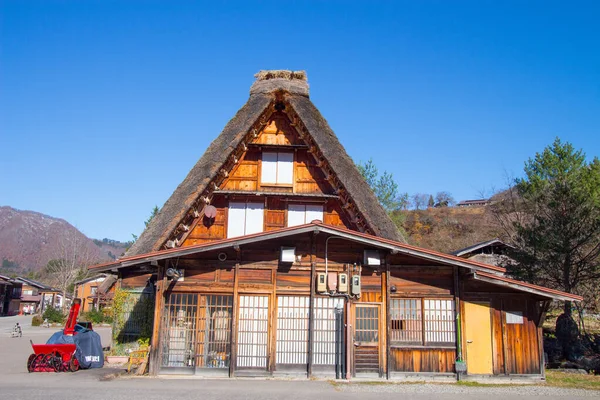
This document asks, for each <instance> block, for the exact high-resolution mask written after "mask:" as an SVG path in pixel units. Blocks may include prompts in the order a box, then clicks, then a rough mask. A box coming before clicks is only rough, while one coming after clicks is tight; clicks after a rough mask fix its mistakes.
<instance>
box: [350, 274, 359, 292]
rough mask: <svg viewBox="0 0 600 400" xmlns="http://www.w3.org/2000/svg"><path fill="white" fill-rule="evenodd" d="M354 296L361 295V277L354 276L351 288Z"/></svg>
mask: <svg viewBox="0 0 600 400" xmlns="http://www.w3.org/2000/svg"><path fill="white" fill-rule="evenodd" d="M350 290H351V292H350V294H352V295H353V296H357V295H359V294H360V275H352V287H351V288H350Z"/></svg>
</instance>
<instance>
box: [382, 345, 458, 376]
mask: <svg viewBox="0 0 600 400" xmlns="http://www.w3.org/2000/svg"><path fill="white" fill-rule="evenodd" d="M455 359H456V350H454V349H411V348H398V347H392V348H391V349H390V360H389V365H390V369H391V371H393V372H440V373H453V372H454V360H455Z"/></svg>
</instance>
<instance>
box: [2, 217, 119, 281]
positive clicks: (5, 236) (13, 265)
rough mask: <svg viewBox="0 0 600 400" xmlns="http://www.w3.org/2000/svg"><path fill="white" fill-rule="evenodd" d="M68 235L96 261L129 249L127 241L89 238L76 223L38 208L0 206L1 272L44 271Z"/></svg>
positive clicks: (24, 272)
mask: <svg viewBox="0 0 600 400" xmlns="http://www.w3.org/2000/svg"><path fill="white" fill-rule="evenodd" d="M66 238H68V239H69V240H72V241H75V242H77V243H78V244H80V245H81V246H82V250H81V251H83V252H85V253H86V254H87V255H88V257H89V259H90V260H92V261H95V262H99V261H105V260H111V259H114V258H116V257H118V256H120V255H121V254H122V253H123V252H124V251H125V244H124V243H120V242H116V241H111V240H108V239H104V240H92V239H89V238H87V237H86V236H85V235H84V234H83V233H81V232H80V231H79V230H77V228H75V227H74V226H73V225H71V224H69V223H68V222H67V221H65V220H63V219H59V218H53V217H50V216H48V215H44V214H41V213H38V212H34V211H21V210H16V209H14V208H12V207H7V206H2V207H0V261H1V262H2V264H1V265H0V272H2V273H4V274H9V275H14V274H26V273H29V272H38V271H40V270H42V269H43V268H44V267H45V266H46V264H47V263H48V261H49V260H51V259H54V258H59V257H60V253H61V251H60V249H61V245H62V244H63V243H64V242H65V240H66Z"/></svg>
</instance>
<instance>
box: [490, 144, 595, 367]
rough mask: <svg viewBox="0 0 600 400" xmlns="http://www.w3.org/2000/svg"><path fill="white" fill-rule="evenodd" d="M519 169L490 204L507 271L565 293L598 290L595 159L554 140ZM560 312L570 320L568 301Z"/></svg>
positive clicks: (569, 304)
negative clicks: (505, 246) (507, 249)
mask: <svg viewBox="0 0 600 400" xmlns="http://www.w3.org/2000/svg"><path fill="white" fill-rule="evenodd" d="M524 172H525V176H524V177H523V178H520V179H516V180H515V181H514V185H513V186H512V187H511V188H509V190H508V191H506V192H504V193H502V194H501V195H499V196H497V197H498V200H497V201H496V202H495V204H494V205H493V211H494V214H495V215H496V217H497V220H498V221H499V223H500V225H501V226H502V227H503V228H504V229H505V232H506V233H507V236H508V237H509V240H510V242H511V244H512V245H513V246H514V251H513V254H512V258H513V259H514V260H515V262H514V263H512V264H510V265H508V266H507V267H508V269H509V273H510V274H511V275H513V276H515V277H517V278H520V279H523V280H525V281H528V282H532V283H537V284H541V285H544V286H548V287H551V288H555V289H559V290H563V291H566V292H571V293H581V294H583V295H586V294H587V293H590V285H591V286H593V287H595V288H597V285H598V281H599V280H600V161H599V160H598V158H597V157H596V158H594V159H593V161H591V162H589V163H587V162H586V158H585V154H583V152H582V151H581V150H579V151H575V150H574V148H573V146H572V145H571V144H570V143H562V142H561V141H560V139H558V138H557V139H556V140H555V141H554V143H553V144H552V145H550V146H548V147H546V148H545V149H544V151H543V152H542V153H537V154H536V155H535V157H534V158H533V159H529V160H528V161H527V162H526V163H525V169H524ZM596 290H597V289H596ZM591 293H595V291H594V290H593V289H592V290H591ZM563 316H564V319H566V320H570V321H572V317H571V303H570V302H565V305H564V314H563ZM563 316H561V317H563ZM561 317H559V321H560V319H561ZM559 321H557V335H558V333H559ZM568 323H570V322H568ZM565 355H566V354H565Z"/></svg>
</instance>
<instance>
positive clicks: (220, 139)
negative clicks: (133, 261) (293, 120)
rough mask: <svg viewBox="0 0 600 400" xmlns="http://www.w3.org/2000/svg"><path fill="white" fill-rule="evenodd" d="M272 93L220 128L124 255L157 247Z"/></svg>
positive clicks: (253, 101) (252, 99)
mask: <svg viewBox="0 0 600 400" xmlns="http://www.w3.org/2000/svg"><path fill="white" fill-rule="evenodd" d="M271 99H272V97H271V96H269V95H264V94H257V95H254V96H251V97H250V100H248V102H247V103H246V104H245V105H244V106H243V107H242V108H241V109H240V110H239V111H238V112H237V114H236V115H235V116H234V117H233V118H232V119H231V120H230V121H229V123H227V125H226V126H225V129H223V132H221V134H220V135H219V136H217V138H216V139H215V140H214V141H213V142H212V143H211V144H210V146H209V147H208V149H207V150H206V152H205V153H204V155H203V156H202V158H200V160H199V161H198V162H197V163H196V165H194V167H193V168H192V170H191V171H190V172H189V174H188V175H187V177H186V178H185V179H184V180H183V182H181V184H180V185H179V186H178V187H177V189H175V191H174V192H173V194H172V195H171V197H169V200H167V202H166V203H165V204H164V206H162V208H161V210H160V212H159V213H158V215H156V216H155V217H154V218H153V219H152V221H151V222H150V224H149V225H148V227H147V228H146V229H145V230H144V232H143V233H142V235H141V236H140V237H139V238H138V240H137V241H136V242H135V243H134V244H133V246H131V247H130V248H129V250H128V251H127V253H126V254H125V255H126V256H131V255H135V254H143V253H148V252H150V251H154V250H158V249H159V248H160V246H161V245H162V243H164V242H165V241H166V240H167V239H168V236H169V235H170V234H171V232H172V231H173V230H174V229H175V228H176V227H177V224H178V223H179V221H180V220H181V219H182V218H183V216H184V215H185V214H186V212H187V211H188V210H189V208H190V207H191V206H192V204H193V203H194V200H196V199H197V198H198V196H200V195H201V194H202V192H203V191H204V189H205V188H206V186H207V185H208V184H209V183H210V181H211V180H212V179H213V178H214V177H215V175H216V174H217V172H218V171H219V169H220V168H221V165H223V163H224V162H225V160H227V157H228V156H229V154H231V152H232V151H233V150H234V148H235V147H236V146H237V145H238V144H239V142H240V141H241V140H242V138H243V137H244V135H245V134H246V133H247V131H248V129H249V127H250V126H251V125H252V124H253V123H254V122H256V120H257V119H258V118H259V117H260V115H261V114H262V112H263V111H264V110H265V108H267V106H268V105H269V103H270V102H271Z"/></svg>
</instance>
